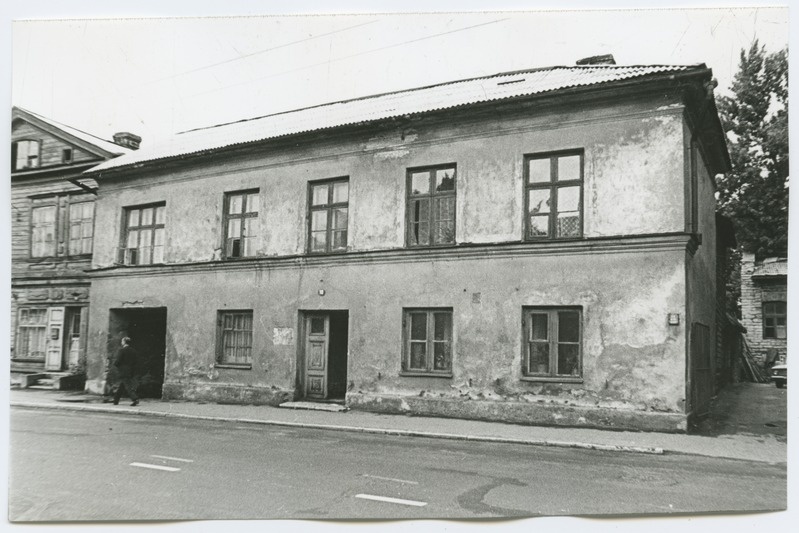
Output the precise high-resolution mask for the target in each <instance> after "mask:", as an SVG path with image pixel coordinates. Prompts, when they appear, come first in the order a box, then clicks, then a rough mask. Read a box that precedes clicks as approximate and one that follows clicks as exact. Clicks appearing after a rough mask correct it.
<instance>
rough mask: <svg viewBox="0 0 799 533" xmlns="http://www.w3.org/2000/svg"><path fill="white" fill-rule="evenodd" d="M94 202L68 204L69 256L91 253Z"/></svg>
mask: <svg viewBox="0 0 799 533" xmlns="http://www.w3.org/2000/svg"><path fill="white" fill-rule="evenodd" d="M93 237H94V202H76V203H71V204H69V255H81V254H90V253H92V239H93Z"/></svg>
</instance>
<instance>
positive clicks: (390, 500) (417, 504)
mask: <svg viewBox="0 0 799 533" xmlns="http://www.w3.org/2000/svg"><path fill="white" fill-rule="evenodd" d="M355 497H356V498H361V499H363V500H374V501H376V502H386V503H398V504H400V505H412V506H414V507H424V506H425V505H427V502H417V501H414V500H403V499H401V498H389V497H388V496H375V495H374V494H356V495H355Z"/></svg>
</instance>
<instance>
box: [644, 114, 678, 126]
mask: <svg viewBox="0 0 799 533" xmlns="http://www.w3.org/2000/svg"><path fill="white" fill-rule="evenodd" d="M675 118H676V117H674V116H673V115H656V116H654V117H646V118H645V119H643V120H642V122H644V123H646V122H658V123H660V124H671V123H672V122H674V121H675Z"/></svg>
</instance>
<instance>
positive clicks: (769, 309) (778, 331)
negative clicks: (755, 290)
mask: <svg viewBox="0 0 799 533" xmlns="http://www.w3.org/2000/svg"><path fill="white" fill-rule="evenodd" d="M786 319H787V306H786V304H785V302H765V303H764V304H763V338H764V339H784V338H786V337H787V334H786V333H787V331H786Z"/></svg>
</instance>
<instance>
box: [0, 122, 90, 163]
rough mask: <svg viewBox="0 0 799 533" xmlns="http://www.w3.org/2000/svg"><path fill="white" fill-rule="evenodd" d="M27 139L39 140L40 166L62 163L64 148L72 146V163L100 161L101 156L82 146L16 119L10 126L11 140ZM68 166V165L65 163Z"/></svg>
mask: <svg viewBox="0 0 799 533" xmlns="http://www.w3.org/2000/svg"><path fill="white" fill-rule="evenodd" d="M22 139H29V140H34V141H40V142H41V148H40V152H39V159H40V164H39V166H40V168H44V167H52V166H57V165H64V163H63V160H62V157H63V150H64V148H72V164H75V163H85V162H88V161H98V162H99V161H101V160H102V158H101V157H98V156H97V155H95V154H92V153H90V152H87V151H86V150H83V149H82V148H78V147H77V146H75V145H72V144H69V143H67V142H66V141H64V140H63V139H59V138H58V137H55V136H53V135H51V134H49V133H47V132H45V131H42V130H41V129H39V128H37V127H35V126H33V125H31V124H29V123H27V122H23V121H17V122H16V123H15V124H13V126H12V130H11V142H12V143H13V142H15V141H18V140H22ZM66 166H68V165H66Z"/></svg>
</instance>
